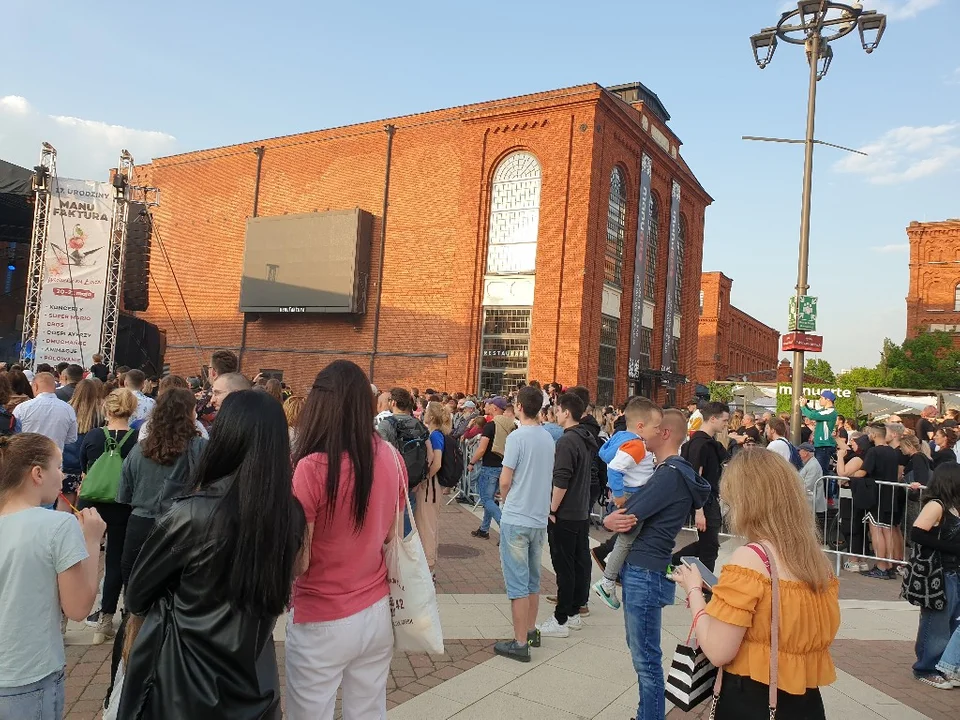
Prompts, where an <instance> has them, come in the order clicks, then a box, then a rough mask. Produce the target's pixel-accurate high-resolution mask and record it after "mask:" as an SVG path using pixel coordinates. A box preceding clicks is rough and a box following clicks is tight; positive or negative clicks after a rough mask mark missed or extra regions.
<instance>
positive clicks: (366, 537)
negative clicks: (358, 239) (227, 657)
mask: <svg viewBox="0 0 960 720" xmlns="http://www.w3.org/2000/svg"><path fill="white" fill-rule="evenodd" d="M373 403H374V400H373V398H372V397H371V395H370V381H369V380H368V379H367V377H366V375H365V374H364V373H363V370H361V369H360V368H359V367H358V366H357V365H355V364H354V363H352V362H350V361H348V360H337V361H336V362H334V363H332V364H330V365H328V366H327V367H326V368H325V369H324V370H323V371H322V372H321V373H320V374H319V375H317V379H316V380H315V381H314V383H313V388H312V389H311V391H310V394H309V396H308V397H307V401H306V405H305V406H304V408H303V412H302V413H301V415H300V419H299V423H298V429H299V435H298V441H297V450H296V452H295V453H294V461H295V464H296V469H295V470H294V474H293V491H294V494H295V495H296V496H297V499H298V500H299V501H300V503H301V504H302V505H303V510H304V513H305V514H306V518H307V539H306V541H305V547H306V548H308V549H309V552H305V553H304V558H303V562H302V569H303V574H302V575H300V577H299V578H298V579H297V581H296V584H295V585H294V591H293V613H292V614H291V617H290V621H289V623H288V625H287V640H286V651H287V652H286V665H287V701H286V714H287V717H288V718H290V719H291V720H305V719H306V718H309V719H310V720H314V719H316V718H319V719H320V720H332V718H333V713H334V706H335V705H336V700H337V689H338V688H341V687H342V689H343V717H344V719H345V720H351V719H352V718H363V719H364V720H367V719H369V720H375V719H376V718H381V719H385V718H386V717H387V674H388V672H389V670H390V660H391V658H392V657H393V625H392V621H391V615H390V595H389V590H388V588H387V568H386V564H385V563H384V557H383V544H384V542H386V540H387V539H388V538H389V536H390V534H391V533H392V532H393V529H394V522H395V520H396V516H397V510H398V506H399V503H401V502H404V501H405V498H406V488H407V476H406V470H405V468H404V465H403V461H402V460H401V459H400V456H399V454H398V453H397V451H396V450H394V449H393V447H392V446H390V445H389V444H388V443H386V442H385V441H384V440H382V439H381V438H380V437H379V436H378V435H377V434H376V433H375V432H374V430H373V415H374V406H373ZM331 458H336V459H337V460H336V462H333V463H331V461H330V460H331Z"/></svg>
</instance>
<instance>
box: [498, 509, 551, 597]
mask: <svg viewBox="0 0 960 720" xmlns="http://www.w3.org/2000/svg"><path fill="white" fill-rule="evenodd" d="M546 540H547V529H546V528H531V527H523V526H521V525H511V524H510V523H504V524H503V525H501V526H500V568H501V569H502V570H503V584H504V585H505V586H506V588H507V597H508V598H509V599H511V600H519V599H520V598H525V597H527V596H528V595H536V594H537V593H539V592H540V555H541V554H542V553H543V543H544V542H546Z"/></svg>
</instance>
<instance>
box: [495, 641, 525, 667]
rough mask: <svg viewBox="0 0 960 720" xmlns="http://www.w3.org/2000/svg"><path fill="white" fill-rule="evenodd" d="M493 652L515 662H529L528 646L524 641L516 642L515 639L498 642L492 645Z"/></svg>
mask: <svg viewBox="0 0 960 720" xmlns="http://www.w3.org/2000/svg"><path fill="white" fill-rule="evenodd" d="M493 652H495V653H496V654H497V655H501V656H503V657H507V658H510V659H511V660H516V661H517V662H530V646H529V645H527V644H526V643H518V642H517V641H516V640H502V641H500V642H498V643H497V644H496V645H494V646H493Z"/></svg>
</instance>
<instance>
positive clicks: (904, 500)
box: [817, 475, 924, 573]
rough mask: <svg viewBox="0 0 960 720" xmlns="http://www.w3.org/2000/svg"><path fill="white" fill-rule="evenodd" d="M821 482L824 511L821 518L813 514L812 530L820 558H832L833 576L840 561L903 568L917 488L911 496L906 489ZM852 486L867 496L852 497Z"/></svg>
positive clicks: (919, 496) (919, 495)
mask: <svg viewBox="0 0 960 720" xmlns="http://www.w3.org/2000/svg"><path fill="white" fill-rule="evenodd" d="M822 482H823V485H824V494H825V495H826V497H827V499H828V506H827V510H826V512H822V513H817V525H818V527H819V529H820V533H821V538H822V540H823V543H824V552H826V553H827V554H828V555H833V556H834V558H835V566H836V567H835V569H836V571H837V572H838V573H839V572H840V567H841V565H842V563H843V558H844V557H849V558H851V559H852V560H853V561H856V562H868V561H873V562H874V563H876V562H883V563H890V564H891V565H904V564H905V563H906V562H907V560H908V559H909V548H910V528H911V527H912V526H913V523H914V521H915V520H916V519H917V515H919V514H920V508H921V507H922V505H923V490H924V488H923V487H920V488H919V489H918V490H911V488H910V485H909V484H907V483H900V482H896V483H894V482H886V481H883V480H872V481H868V480H867V478H844V477H839V476H836V475H828V476H825V477H824V478H823V480H822ZM858 483H862V484H864V485H863V487H865V488H869V487H871V486H872V487H873V490H872V491H871V490H869V489H867V490H866V492H857V493H854V492H853V491H852V490H851V487H850V486H851V484H858ZM837 489H838V490H839V492H837ZM831 494H832V495H833V496H834V498H833V499H834V502H833V503H832V504H830V503H829V500H830V499H831Z"/></svg>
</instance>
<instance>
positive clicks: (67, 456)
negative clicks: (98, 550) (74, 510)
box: [57, 380, 103, 512]
mask: <svg viewBox="0 0 960 720" xmlns="http://www.w3.org/2000/svg"><path fill="white" fill-rule="evenodd" d="M70 407H72V408H73V409H74V411H75V412H76V413H77V439H76V440H74V441H73V442H72V443H67V444H66V445H64V446H63V497H61V498H60V500H59V501H58V502H57V510H61V511H63V512H71V510H70V505H76V504H77V490H79V489H80V478H81V477H82V475H83V468H82V467H81V465H80V447H81V446H82V445H83V438H84V436H85V435H86V434H87V433H88V432H90V431H91V430H93V429H95V428H98V427H100V426H101V425H103V401H102V400H101V399H100V389H99V388H98V387H97V386H96V384H95V383H94V381H93V380H81V381H80V382H78V383H77V385H76V387H75V388H74V390H73V397H71V398H70ZM64 500H66V502H64ZM67 503H70V505H68V504H67Z"/></svg>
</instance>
